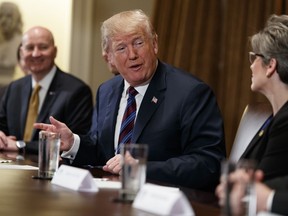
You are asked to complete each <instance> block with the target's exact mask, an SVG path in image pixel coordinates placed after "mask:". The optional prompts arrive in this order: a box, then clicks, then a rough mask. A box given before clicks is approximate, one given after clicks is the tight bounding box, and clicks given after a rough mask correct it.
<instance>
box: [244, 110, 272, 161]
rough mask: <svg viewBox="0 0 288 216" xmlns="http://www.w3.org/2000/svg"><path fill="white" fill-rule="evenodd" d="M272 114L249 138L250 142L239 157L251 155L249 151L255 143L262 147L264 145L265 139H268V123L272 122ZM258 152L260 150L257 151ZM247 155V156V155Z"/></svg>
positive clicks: (251, 150)
mask: <svg viewBox="0 0 288 216" xmlns="http://www.w3.org/2000/svg"><path fill="white" fill-rule="evenodd" d="M272 118H273V116H272V115H271V116H270V117H269V118H268V119H267V120H266V121H265V123H264V124H263V125H262V127H261V128H260V130H259V131H258V132H257V134H256V135H255V136H254V137H253V139H252V140H251V142H250V144H249V145H248V146H247V148H246V149H245V151H244V153H243V154H242V156H241V158H245V157H247V155H251V153H252V152H253V149H254V148H255V146H256V145H261V147H263V146H264V145H266V143H267V140H268V137H267V136H269V135H268V133H269V128H270V125H271V124H272V123H271V121H272ZM259 143H260V144H259ZM259 149H260V148H259ZM259 153H260V152H259ZM248 157H249V156H248Z"/></svg>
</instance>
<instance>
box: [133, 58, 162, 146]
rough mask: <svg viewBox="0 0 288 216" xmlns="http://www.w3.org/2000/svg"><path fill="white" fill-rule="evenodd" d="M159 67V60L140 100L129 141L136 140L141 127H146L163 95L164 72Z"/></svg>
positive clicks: (160, 65)
mask: <svg viewBox="0 0 288 216" xmlns="http://www.w3.org/2000/svg"><path fill="white" fill-rule="evenodd" d="M161 68H162V64H161V62H159V65H158V67H157V70H156V72H155V74H154V76H153V78H152V80H151V82H150V84H149V86H148V89H147V91H146V93H145V95H144V98H143V100H142V103H141V106H140V109H139V112H138V115H137V119H136V122H135V126H134V131H133V135H132V139H131V142H137V140H138V138H139V136H140V135H141V133H142V131H143V129H144V128H145V127H146V125H147V123H148V122H149V120H150V118H151V117H152V116H153V113H154V112H155V111H156V110H157V108H158V107H159V105H160V104H161V103H162V101H163V99H164V97H165V89H166V81H165V80H166V74H165V72H164V70H161Z"/></svg>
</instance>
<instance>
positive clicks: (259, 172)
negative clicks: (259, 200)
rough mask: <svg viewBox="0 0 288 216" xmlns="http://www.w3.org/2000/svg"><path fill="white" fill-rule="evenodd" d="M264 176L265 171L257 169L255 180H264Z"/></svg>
mask: <svg viewBox="0 0 288 216" xmlns="http://www.w3.org/2000/svg"><path fill="white" fill-rule="evenodd" d="M263 178H264V173H263V171H262V170H256V171H255V180H256V181H262V180H263Z"/></svg>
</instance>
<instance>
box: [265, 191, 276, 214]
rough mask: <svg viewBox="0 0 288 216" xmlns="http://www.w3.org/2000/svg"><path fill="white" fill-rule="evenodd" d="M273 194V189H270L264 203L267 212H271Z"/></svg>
mask: <svg viewBox="0 0 288 216" xmlns="http://www.w3.org/2000/svg"><path fill="white" fill-rule="evenodd" d="M274 194H275V190H273V191H271V193H270V194H269V196H268V199H267V203H266V207H267V211H268V212H271V209H272V202H273V198H274Z"/></svg>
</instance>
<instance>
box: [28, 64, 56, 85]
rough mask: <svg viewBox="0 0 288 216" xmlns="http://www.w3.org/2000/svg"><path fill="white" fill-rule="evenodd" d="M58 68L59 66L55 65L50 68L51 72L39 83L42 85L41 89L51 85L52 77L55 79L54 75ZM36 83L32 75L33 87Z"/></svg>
mask: <svg viewBox="0 0 288 216" xmlns="http://www.w3.org/2000/svg"><path fill="white" fill-rule="evenodd" d="M56 70H57V68H56V66H55V65H54V66H53V67H52V69H51V70H50V72H49V73H48V74H47V75H46V76H45V77H44V78H43V79H42V80H40V81H39V83H38V84H39V85H40V86H41V89H46V90H48V88H49V86H50V84H51V82H52V79H53V77H54V75H55V73H56ZM35 85H36V81H35V80H34V79H33V77H32V87H33V88H34V87H35Z"/></svg>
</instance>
